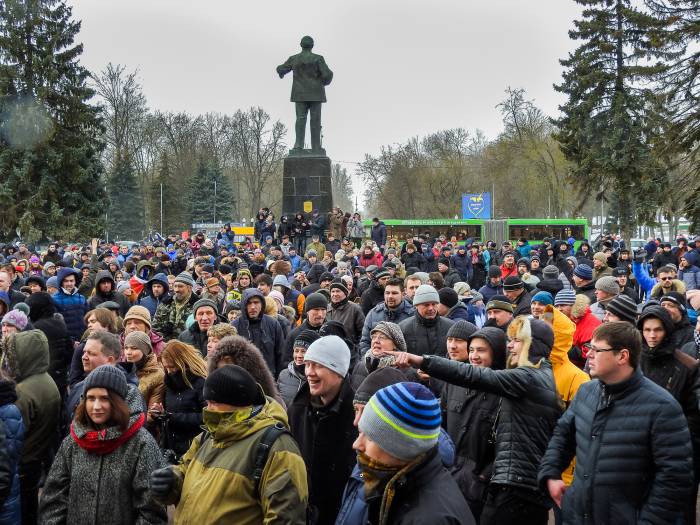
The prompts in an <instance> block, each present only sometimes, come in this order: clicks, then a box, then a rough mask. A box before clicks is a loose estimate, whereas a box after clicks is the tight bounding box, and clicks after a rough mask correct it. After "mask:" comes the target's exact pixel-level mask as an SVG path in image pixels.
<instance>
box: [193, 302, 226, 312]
mask: <svg viewBox="0 0 700 525" xmlns="http://www.w3.org/2000/svg"><path fill="white" fill-rule="evenodd" d="M203 306H208V307H209V308H211V309H212V310H214V313H217V312H218V310H219V307H218V306H217V304H216V303H215V302H214V301H212V300H211V299H206V298H204V299H200V300H199V301H197V302H196V303H194V304H193V305H192V313H193V314H196V313H197V310H199V309H200V308H202V307H203Z"/></svg>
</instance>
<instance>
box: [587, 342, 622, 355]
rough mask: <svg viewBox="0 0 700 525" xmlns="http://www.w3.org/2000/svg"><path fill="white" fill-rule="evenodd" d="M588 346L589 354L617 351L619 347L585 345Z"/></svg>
mask: <svg viewBox="0 0 700 525" xmlns="http://www.w3.org/2000/svg"><path fill="white" fill-rule="evenodd" d="M585 346H586V347H587V348H588V354H597V353H598V352H615V351H616V350H617V348H598V347H597V346H593V345H590V344H589V345H585Z"/></svg>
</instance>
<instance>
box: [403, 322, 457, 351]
mask: <svg viewBox="0 0 700 525" xmlns="http://www.w3.org/2000/svg"><path fill="white" fill-rule="evenodd" d="M453 324H454V321H451V320H450V319H447V318H446V317H442V316H440V315H438V316H437V317H436V318H435V319H430V320H429V319H424V318H423V317H421V316H420V314H418V312H416V313H415V314H414V315H413V316H411V317H409V318H408V319H405V320H403V321H401V322H400V323H399V328H401V332H403V337H404V339H405V340H406V347H407V348H408V351H409V352H411V353H412V354H416V355H423V354H431V355H432V354H435V355H440V356H444V355H446V353H447V331H448V330H449V329H450V326H452V325H453Z"/></svg>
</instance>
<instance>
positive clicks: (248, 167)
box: [228, 107, 287, 217]
mask: <svg viewBox="0 0 700 525" xmlns="http://www.w3.org/2000/svg"><path fill="white" fill-rule="evenodd" d="M286 134H287V130H286V128H285V126H284V124H282V123H281V122H280V121H279V120H278V121H276V122H274V123H273V122H271V119H270V115H269V114H268V113H266V112H265V110H263V109H262V108H260V107H257V108H256V107H253V108H250V109H249V110H248V111H246V112H242V111H240V110H239V111H237V112H236V113H235V115H234V116H233V118H232V119H231V122H230V125H229V128H228V138H229V144H230V147H231V153H232V156H233V164H234V167H235V168H234V169H235V171H236V172H237V174H238V177H239V180H240V182H241V183H242V184H243V186H244V187H245V189H246V193H247V195H246V197H247V202H248V203H249V208H248V211H249V212H250V216H251V217H253V216H254V215H255V213H256V212H257V211H258V210H259V209H260V206H261V203H263V202H264V203H265V205H266V206H268V207H270V208H273V207H277V206H279V204H280V202H281V195H282V191H281V175H282V158H283V156H284V152H285V148H286V144H285V142H284V139H285V136H286ZM239 198H241V197H239ZM263 198H266V199H267V200H266V201H263ZM240 211H241V212H243V211H245V210H240Z"/></svg>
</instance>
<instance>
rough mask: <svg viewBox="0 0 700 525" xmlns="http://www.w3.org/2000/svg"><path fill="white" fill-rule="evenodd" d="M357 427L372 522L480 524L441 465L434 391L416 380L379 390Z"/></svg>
mask: <svg viewBox="0 0 700 525" xmlns="http://www.w3.org/2000/svg"><path fill="white" fill-rule="evenodd" d="M414 415H419V419H416V418H415V417H414ZM358 428H359V430H360V436H359V437H358V439H357V441H356V442H355V445H354V447H355V449H356V450H357V452H358V454H357V462H358V466H359V467H360V470H361V471H362V473H363V478H364V480H365V487H364V488H365V496H366V502H367V514H368V518H369V519H368V523H406V524H408V523H434V524H447V523H450V524H461V525H471V524H474V523H476V522H475V520H474V517H473V516H472V513H471V511H470V510H469V506H468V505H467V502H466V501H465V499H464V497H463V496H462V494H460V492H459V488H458V487H457V483H456V482H455V480H454V479H453V478H452V476H450V474H449V473H448V472H447V470H445V468H444V467H443V466H442V464H441V460H440V456H439V454H438V445H437V444H438V438H439V436H440V405H439V403H438V401H437V399H435V397H434V396H433V394H432V393H431V392H430V390H428V389H427V388H426V387H424V386H423V385H420V384H418V383H397V384H394V385H391V386H388V387H385V388H382V389H380V390H379V391H377V393H375V394H374V395H373V396H372V397H371V398H370V400H369V402H368V403H367V405H366V406H365V408H364V410H363V411H362V416H361V417H360V421H359V423H358ZM378 473H381V475H379V476H378V475H377V474H378Z"/></svg>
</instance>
